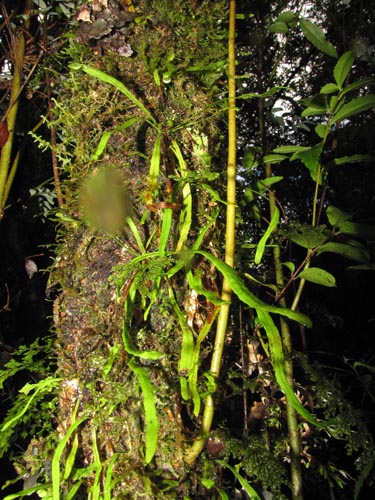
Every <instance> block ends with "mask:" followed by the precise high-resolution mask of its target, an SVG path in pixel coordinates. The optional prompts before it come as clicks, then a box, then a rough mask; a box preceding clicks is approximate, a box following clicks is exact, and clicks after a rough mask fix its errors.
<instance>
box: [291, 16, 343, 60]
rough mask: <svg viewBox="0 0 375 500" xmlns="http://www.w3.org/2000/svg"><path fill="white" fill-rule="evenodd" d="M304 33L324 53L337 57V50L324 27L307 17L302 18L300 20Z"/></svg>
mask: <svg viewBox="0 0 375 500" xmlns="http://www.w3.org/2000/svg"><path fill="white" fill-rule="evenodd" d="M299 23H300V26H301V29H302V31H303V34H304V35H305V37H306V38H307V39H308V41H309V42H311V43H312V44H313V45H314V47H316V48H317V49H318V50H320V51H321V52H324V54H328V55H329V56H332V57H337V51H336V49H335V47H334V46H333V45H332V43H330V42H328V41H327V39H326V36H325V33H324V31H323V30H322V28H320V27H319V26H317V25H316V24H314V23H312V22H311V21H308V20H307V19H303V18H300V20H299Z"/></svg>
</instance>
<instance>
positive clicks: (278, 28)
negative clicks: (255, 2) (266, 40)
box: [268, 21, 289, 34]
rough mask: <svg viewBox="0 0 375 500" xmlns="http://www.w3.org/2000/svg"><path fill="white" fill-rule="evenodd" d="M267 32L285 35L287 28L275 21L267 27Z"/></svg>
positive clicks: (280, 22) (285, 25)
mask: <svg viewBox="0 0 375 500" xmlns="http://www.w3.org/2000/svg"><path fill="white" fill-rule="evenodd" d="M268 30H269V31H270V32H271V33H281V34H286V33H288V31H289V27H288V25H287V24H286V23H284V22H282V21H275V22H274V23H272V24H270V25H269V26H268Z"/></svg>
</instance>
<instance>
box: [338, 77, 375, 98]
mask: <svg viewBox="0 0 375 500" xmlns="http://www.w3.org/2000/svg"><path fill="white" fill-rule="evenodd" d="M373 84H375V77H374V76H369V77H366V78H361V79H360V80H357V81H356V82H353V83H351V84H350V85H348V86H347V87H345V88H344V90H343V91H342V92H341V96H344V95H345V94H348V93H349V92H352V91H353V90H356V89H360V88H363V87H367V86H368V85H373Z"/></svg>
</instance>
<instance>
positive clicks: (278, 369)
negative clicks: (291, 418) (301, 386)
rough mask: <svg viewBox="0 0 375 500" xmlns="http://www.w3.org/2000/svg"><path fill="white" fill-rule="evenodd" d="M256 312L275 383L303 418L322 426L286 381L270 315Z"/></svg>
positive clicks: (281, 355)
mask: <svg viewBox="0 0 375 500" xmlns="http://www.w3.org/2000/svg"><path fill="white" fill-rule="evenodd" d="M257 313H258V318H259V320H260V322H261V323H262V326H263V328H264V330H265V332H266V334H267V338H268V346H269V350H270V353H271V360H272V366H273V369H274V371H275V377H276V380H277V383H278V384H279V386H280V388H281V390H282V391H283V392H284V394H285V396H286V397H287V399H288V401H289V403H290V404H291V405H292V406H293V408H294V409H295V410H296V411H297V412H298V413H299V414H300V415H301V416H302V417H303V418H305V419H306V420H307V421H308V422H310V423H311V424H313V425H316V426H317V427H324V424H321V423H319V422H318V421H317V420H316V418H315V417H314V416H313V415H312V414H311V413H310V412H309V411H308V410H307V409H306V408H305V407H304V406H303V405H302V404H301V402H300V401H299V399H298V398H297V396H296V395H295V393H294V390H293V388H292V387H291V386H290V385H289V383H288V379H287V377H286V374H285V368H284V366H285V358H284V351H283V345H282V341H281V337H280V333H279V330H278V329H277V328H276V325H275V323H274V322H273V320H272V318H271V316H270V315H269V313H268V312H266V311H263V310H258V311H257Z"/></svg>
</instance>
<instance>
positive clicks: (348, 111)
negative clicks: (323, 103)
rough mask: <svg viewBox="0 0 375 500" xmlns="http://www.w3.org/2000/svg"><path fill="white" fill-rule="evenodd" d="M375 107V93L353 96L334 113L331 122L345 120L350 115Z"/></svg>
mask: <svg viewBox="0 0 375 500" xmlns="http://www.w3.org/2000/svg"><path fill="white" fill-rule="evenodd" d="M374 107H375V94H369V95H363V96H360V97H355V98H354V99H352V100H351V101H349V102H347V103H346V104H344V105H343V106H342V107H341V108H340V109H339V110H338V111H337V113H335V114H334V116H333V119H332V123H336V122H338V121H340V120H345V119H346V118H349V117H350V116H354V115H358V114H359V113H363V112H364V111H368V110H369V109H372V108H374Z"/></svg>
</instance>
